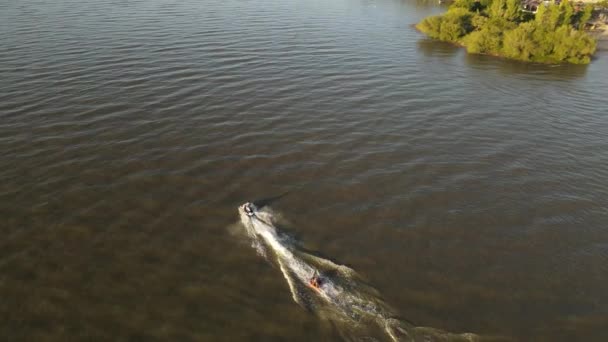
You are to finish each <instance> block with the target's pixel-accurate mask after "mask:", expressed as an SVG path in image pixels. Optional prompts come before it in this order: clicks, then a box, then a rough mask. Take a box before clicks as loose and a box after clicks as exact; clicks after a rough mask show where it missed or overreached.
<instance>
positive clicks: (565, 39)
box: [416, 0, 596, 64]
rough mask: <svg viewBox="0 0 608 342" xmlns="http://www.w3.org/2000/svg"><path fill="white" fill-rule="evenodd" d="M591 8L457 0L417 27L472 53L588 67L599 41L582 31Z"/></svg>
mask: <svg viewBox="0 0 608 342" xmlns="http://www.w3.org/2000/svg"><path fill="white" fill-rule="evenodd" d="M592 11H593V6H592V5H587V6H585V7H583V8H577V7H575V6H574V5H573V4H572V3H570V2H569V1H567V0H563V1H562V2H561V4H559V5H549V6H544V5H543V4H542V3H541V5H540V6H539V8H538V11H537V12H536V14H533V13H529V12H524V11H522V10H521V2H520V0H478V1H475V0H456V1H455V2H454V3H453V4H452V5H451V6H450V8H449V9H448V11H447V12H446V13H445V14H443V15H439V16H432V17H427V18H425V19H424V20H422V21H421V22H420V23H419V24H418V25H416V27H417V28H418V29H419V30H420V31H422V32H424V33H425V34H427V35H428V36H430V37H432V38H435V39H439V40H443V41H448V42H454V43H457V44H460V45H463V46H465V47H466V49H467V51H468V52H469V53H481V54H491V55H499V56H504V57H507V58H512V59H517V60H522V61H530V62H542V63H561V62H569V63H576V64H587V63H589V62H590V60H591V56H592V55H593V54H594V53H595V48H596V42H595V40H594V39H593V38H592V37H591V36H589V35H588V34H587V33H586V32H584V28H585V23H586V22H587V21H588V20H589V19H590V18H591V14H592Z"/></svg>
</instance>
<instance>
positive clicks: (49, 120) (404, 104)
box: [0, 0, 608, 341]
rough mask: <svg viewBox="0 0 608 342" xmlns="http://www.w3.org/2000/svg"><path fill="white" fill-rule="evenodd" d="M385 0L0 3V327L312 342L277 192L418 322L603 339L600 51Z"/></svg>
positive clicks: (38, 337) (309, 228) (28, 333)
mask: <svg viewBox="0 0 608 342" xmlns="http://www.w3.org/2000/svg"><path fill="white" fill-rule="evenodd" d="M439 11H441V9H440V8H439V7H437V6H436V5H435V3H434V2H416V1H414V0H411V1H397V0H376V1H373V0H368V1H361V0H331V1H320V0H306V1H296V0H281V1H279V0H259V1H239V0H206V1H194V0H187V1H177V2H176V1H165V0H159V1H143V0H141V1H118V0H115V1H107V0H102V1H90V0H84V1H81V0H79V1H68V0H66V1H40V0H20V1H8V0H5V1H0V46H1V48H0V143H1V145H0V146H2V148H1V150H0V217H1V222H0V233H1V234H2V237H1V238H0V298H1V301H0V336H2V339H3V340H7V341H22V340H31V341H45V340H56V341H68V340H70V341H71V340H87V341H91V340H106V341H107V340H112V341H137V340H143V341H153V340H171V341H175V340H180V341H187V340H198V341H202V340H205V341H221V340H225V341H234V340H264V341H270V340H285V341H286V340H289V341H295V340H300V341H309V340H313V339H314V340H332V339H335V338H337V335H336V334H335V332H334V331H332V330H331V329H327V328H325V327H324V325H323V324H322V322H319V319H318V318H317V317H315V316H314V315H311V314H309V313H308V312H306V311H305V310H302V309H301V308H300V307H298V306H297V305H296V304H295V303H293V301H292V299H291V296H290V293H289V290H288V288H287V286H286V284H285V281H284V279H282V277H281V276H280V272H278V270H277V269H274V268H272V267H271V266H270V265H269V264H268V263H267V262H265V261H264V260H263V259H262V258H260V257H259V256H257V255H256V253H255V251H254V250H253V249H252V248H251V246H250V245H249V242H248V241H247V240H246V239H243V237H242V235H240V234H238V232H237V231H238V227H237V228H235V227H234V226H232V225H233V224H234V223H235V222H237V221H238V216H237V206H238V205H239V204H241V203H243V202H245V201H248V200H252V199H256V198H260V197H266V196H272V195H277V194H281V193H283V192H286V191H289V194H288V195H287V196H285V197H284V198H282V199H281V200H280V201H279V202H277V203H276V204H275V209H276V210H278V211H279V212H281V213H282V215H283V216H284V217H285V218H286V219H288V220H289V221H290V225H289V227H288V229H289V232H290V233H291V234H293V235H295V236H296V237H297V238H298V239H299V241H301V242H302V244H303V245H304V246H306V248H308V249H311V250H315V251H319V252H320V253H322V255H324V256H327V257H330V258H332V259H333V260H336V261H338V262H340V263H344V264H348V265H350V266H351V267H353V268H354V269H356V270H357V271H358V272H359V273H361V274H362V275H364V276H365V277H366V278H367V279H368V280H369V282H370V283H371V284H373V285H374V286H375V287H376V288H377V289H378V290H379V291H380V292H381V293H382V295H383V297H384V299H385V300H386V301H387V302H388V303H389V304H390V305H391V306H393V307H394V308H395V309H396V310H398V311H399V313H400V314H401V316H402V317H404V318H406V319H408V320H409V321H412V322H413V323H415V324H417V325H422V326H430V327H434V328H438V329H443V330H446V331H452V332H465V331H466V332H474V333H477V334H480V335H484V336H503V337H506V338H509V339H512V340H518V341H572V340H579V341H582V340H584V341H606V340H608V330H606V326H608V291H606V287H607V285H608V230H607V225H606V223H608V210H607V206H608V182H607V181H606V180H607V179H608V97H607V94H608V93H607V91H606V89H608V78H607V77H606V75H608V55H607V54H606V52H605V51H603V52H600V54H599V55H598V59H597V60H595V61H594V62H593V63H592V64H591V65H589V66H542V65H525V64H519V63H513V62H509V61H504V60H500V59H496V58H491V57H480V56H468V55H466V54H465V53H464V51H463V50H461V49H458V48H455V47H452V46H449V45H445V44H441V43H437V42H432V41H429V40H426V39H425V38H424V37H423V36H421V35H420V34H419V33H417V32H416V31H414V30H413V29H412V28H411V26H410V25H411V24H413V23H415V22H417V21H418V20H419V19H420V18H422V17H423V16H426V15H428V14H430V13H436V12H439Z"/></svg>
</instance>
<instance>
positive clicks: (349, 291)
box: [239, 202, 476, 341]
mask: <svg viewBox="0 0 608 342" xmlns="http://www.w3.org/2000/svg"><path fill="white" fill-rule="evenodd" d="M239 214H240V216H241V221H242V223H243V225H244V226H245V229H246V231H247V234H248V235H249V237H250V238H251V239H252V245H253V247H254V248H255V249H256V250H257V251H258V253H259V254H260V255H262V256H264V257H265V258H267V259H268V260H269V261H271V262H276V263H277V264H278V266H279V269H280V270H281V272H282V274H283V276H284V278H285V280H286V282H287V284H288V286H289V290H290V291H291V295H292V297H293V300H294V301H295V302H296V303H298V304H299V305H301V306H303V307H305V308H308V309H310V310H311V311H313V312H315V313H316V314H318V315H320V316H322V317H324V318H326V319H328V320H330V321H332V322H334V323H335V326H336V327H337V328H338V329H340V333H341V334H342V336H343V337H345V339H360V338H361V337H362V336H360V334H366V333H367V332H368V331H370V330H374V329H373V328H372V327H371V326H375V328H376V330H377V329H378V328H379V329H380V330H382V331H384V333H385V336H387V337H389V338H390V339H391V340H393V341H436V340H441V341H474V340H476V336H475V335H473V334H461V335H456V334H449V333H445V332H442V331H439V330H436V329H431V328H420V327H414V326H413V325H411V324H409V323H406V322H404V321H402V320H399V319H395V318H394V316H395V315H394V312H393V310H392V309H391V308H390V307H389V306H388V305H387V304H386V303H384V301H382V299H381V298H380V296H379V294H378V292H377V291H376V290H375V289H374V288H372V287H370V286H368V285H366V284H365V283H364V282H363V281H361V279H360V277H359V276H358V275H357V274H356V272H355V271H354V270H352V269H351V268H349V267H347V266H344V265H339V264H336V263H334V262H333V261H331V260H328V259H325V258H321V257H318V256H315V255H312V254H310V253H306V252H304V251H302V250H301V249H298V248H297V247H296V246H295V245H294V244H293V243H292V241H290V239H288V238H286V237H285V236H284V235H282V234H281V233H280V232H279V230H278V229H277V228H276V225H275V224H276V216H275V214H274V213H273V212H272V210H271V209H269V208H268V207H265V208H263V209H262V208H260V207H258V206H256V205H255V204H254V203H249V202H248V203H245V204H243V205H241V206H240V207H239ZM368 328H369V329H368ZM365 337H367V338H369V336H365Z"/></svg>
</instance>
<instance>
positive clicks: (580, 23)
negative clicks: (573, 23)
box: [578, 4, 593, 30]
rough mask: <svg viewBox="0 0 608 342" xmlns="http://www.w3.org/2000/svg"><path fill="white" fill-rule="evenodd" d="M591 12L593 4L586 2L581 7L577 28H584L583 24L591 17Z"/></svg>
mask: <svg viewBox="0 0 608 342" xmlns="http://www.w3.org/2000/svg"><path fill="white" fill-rule="evenodd" d="M592 14H593V5H591V4H587V5H585V8H584V9H583V12H582V15H581V17H580V19H579V21H578V29H579V30H582V29H584V28H585V25H586V24H587V22H588V21H589V19H591V15H592Z"/></svg>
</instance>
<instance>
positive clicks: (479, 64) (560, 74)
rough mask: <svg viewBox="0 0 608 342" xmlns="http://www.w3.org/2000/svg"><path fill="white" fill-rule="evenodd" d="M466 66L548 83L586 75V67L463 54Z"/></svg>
mask: <svg viewBox="0 0 608 342" xmlns="http://www.w3.org/2000/svg"><path fill="white" fill-rule="evenodd" d="M465 61H466V63H467V64H468V65H470V66H471V67H473V68H475V69H480V70H488V69H490V70H497V71H498V72H500V73H501V74H503V75H511V76H512V75H530V76H532V75H534V76H537V77H543V78H544V79H547V80H550V81H564V80H569V79H576V78H582V77H585V76H586V75H587V70H588V68H589V66H588V65H575V64H560V65H551V64H541V63H525V62H520V61H514V60H510V59H506V58H502V57H496V56H488V55H478V54H470V53H466V54H465Z"/></svg>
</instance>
